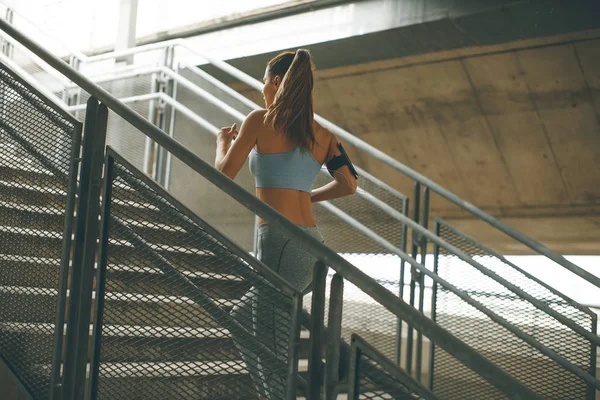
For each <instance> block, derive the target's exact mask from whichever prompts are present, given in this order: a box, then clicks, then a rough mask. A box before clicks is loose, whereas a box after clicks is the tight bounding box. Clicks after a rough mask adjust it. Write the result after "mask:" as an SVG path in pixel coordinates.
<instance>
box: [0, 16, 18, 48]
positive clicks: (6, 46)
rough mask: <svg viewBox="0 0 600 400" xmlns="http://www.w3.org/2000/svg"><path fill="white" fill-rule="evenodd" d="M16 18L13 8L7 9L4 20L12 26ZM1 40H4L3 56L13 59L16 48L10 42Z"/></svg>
mask: <svg viewBox="0 0 600 400" xmlns="http://www.w3.org/2000/svg"><path fill="white" fill-rule="evenodd" d="M14 17H15V12H14V10H13V9H12V8H7V9H6V13H5V14H4V20H5V21H6V22H8V23H9V24H12V23H13V19H14ZM1 40H2V54H4V55H5V56H6V57H8V58H10V59H12V57H13V51H14V46H13V45H12V44H11V43H10V42H9V41H8V40H5V39H1Z"/></svg>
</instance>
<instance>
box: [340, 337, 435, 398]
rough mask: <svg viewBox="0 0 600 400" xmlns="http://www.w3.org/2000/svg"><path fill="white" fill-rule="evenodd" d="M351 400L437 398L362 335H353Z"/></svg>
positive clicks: (350, 381)
mask: <svg viewBox="0 0 600 400" xmlns="http://www.w3.org/2000/svg"><path fill="white" fill-rule="evenodd" d="M350 362H351V366H350V368H349V371H350V378H349V387H350V392H349V400H359V399H361V400H362V399H364V400H367V399H372V400H387V399H389V400H416V399H421V400H435V399H437V397H436V396H435V395H433V393H431V392H429V391H428V390H427V389H426V388H425V387H423V386H422V385H421V384H419V383H418V382H417V381H415V380H413V379H412V378H411V377H410V376H408V375H407V374H405V373H404V372H403V371H402V370H401V369H399V368H398V367H396V366H395V365H394V364H393V363H392V361H390V360H388V359H386V358H385V357H384V356H383V355H382V354H381V353H379V352H378V351H377V350H375V349H374V348H373V347H372V346H370V345H369V344H368V343H367V342H365V341H364V340H363V339H362V338H361V337H360V336H358V335H352V346H351V361H350Z"/></svg>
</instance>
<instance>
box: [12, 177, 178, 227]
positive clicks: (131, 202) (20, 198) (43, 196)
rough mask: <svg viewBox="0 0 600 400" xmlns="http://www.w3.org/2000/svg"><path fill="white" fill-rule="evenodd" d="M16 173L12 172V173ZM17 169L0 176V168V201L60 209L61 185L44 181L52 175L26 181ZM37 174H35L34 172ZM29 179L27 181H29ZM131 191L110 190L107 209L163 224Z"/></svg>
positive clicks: (152, 208) (62, 201) (62, 199)
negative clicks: (110, 198) (109, 201)
mask: <svg viewBox="0 0 600 400" xmlns="http://www.w3.org/2000/svg"><path fill="white" fill-rule="evenodd" d="M15 171H16V172H15ZM18 171H21V170H19V169H10V170H9V172H10V174H7V175H3V173H4V171H3V170H2V167H1V166H0V176H1V177H2V179H1V180H0V201H4V202H7V203H18V204H20V205H23V206H29V208H30V209H31V210H32V211H33V210H35V208H33V207H45V208H54V209H60V210H62V209H64V206H65V202H66V196H67V192H66V190H65V186H64V185H63V184H60V185H56V184H55V185H52V184H50V183H49V182H47V181H46V180H47V179H48V177H51V178H52V179H54V177H53V175H48V174H42V175H40V176H39V177H38V178H37V179H33V178H31V177H27V174H30V173H34V172H28V171H24V172H23V173H24V174H25V176H24V177H20V176H18ZM35 171H38V170H35ZM30 178H31V179H30ZM130 192H131V189H130V188H126V187H123V186H122V185H121V186H117V187H115V188H113V195H114V197H115V198H114V199H113V201H112V203H111V209H112V210H114V212H117V213H124V214H126V215H130V214H132V213H135V214H136V215H137V216H138V217H139V219H140V220H143V221H148V222H160V221H162V222H164V224H165V225H173V224H172V223H167V222H168V221H166V220H165V219H166V216H165V215H163V214H161V213H160V209H159V208H158V207H157V206H156V205H153V204H149V203H146V202H140V201H137V199H136V198H132V195H131V194H130Z"/></svg>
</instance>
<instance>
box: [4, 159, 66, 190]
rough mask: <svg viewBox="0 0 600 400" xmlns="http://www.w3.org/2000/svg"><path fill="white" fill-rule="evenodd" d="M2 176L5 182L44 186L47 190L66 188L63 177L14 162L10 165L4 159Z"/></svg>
mask: <svg viewBox="0 0 600 400" xmlns="http://www.w3.org/2000/svg"><path fill="white" fill-rule="evenodd" d="M10 161H12V160H10ZM0 176H1V177H2V180H3V181H12V182H18V183H22V184H27V185H34V186H43V187H45V188H64V187H65V185H64V184H65V182H64V180H63V177H59V176H55V175H54V174H53V173H52V172H50V171H48V170H46V169H43V168H35V167H32V166H30V165H25V164H23V165H19V164H17V163H16V162H14V161H13V162H10V163H9V162H7V160H4V159H2V158H0Z"/></svg>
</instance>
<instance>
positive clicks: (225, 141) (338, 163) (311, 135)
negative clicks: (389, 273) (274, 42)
mask: <svg viewBox="0 0 600 400" xmlns="http://www.w3.org/2000/svg"><path fill="white" fill-rule="evenodd" d="M263 80H264V87H263V97H264V100H265V105H266V109H262V110H255V111H253V112H251V113H250V114H249V115H248V117H247V118H246V120H245V121H244V122H243V124H242V126H241V128H240V130H239V132H238V130H237V129H236V127H235V124H234V125H233V126H232V127H231V128H223V129H221V131H220V132H219V134H218V136H217V155H216V160H215V167H216V168H217V169H218V170H219V171H221V172H223V173H224V174H225V175H227V176H228V177H230V178H231V179H234V178H235V176H236V175H237V173H238V172H239V170H240V168H241V167H242V165H243V164H244V162H245V161H246V158H247V157H248V155H249V156H250V170H251V172H252V173H253V175H254V176H255V178H256V195H257V196H258V198H260V199H261V200H262V201H264V202H265V203H267V204H269V205H270V206H271V207H273V208H274V209H275V210H277V211H279V212H280V213H281V214H283V215H284V216H285V217H287V218H288V219H289V220H290V221H292V222H293V223H295V224H296V225H297V226H298V227H299V228H301V229H303V230H304V231H305V232H306V233H308V234H309V235H312V236H313V237H315V238H316V239H318V240H320V241H323V238H322V236H321V234H320V233H319V230H318V228H317V226H316V223H315V219H314V217H313V213H312V203H314V202H318V201H323V200H331V199H335V198H338V197H342V196H347V195H350V194H352V193H354V192H355V191H356V186H357V182H356V179H357V177H358V176H357V175H356V172H355V171H354V169H353V167H352V164H351V163H350V160H348V158H347V156H346V155H345V153H344V152H343V148H342V147H341V145H340V144H338V140H337V138H336V137H335V136H334V135H333V134H332V133H331V132H330V131H328V130H327V129H325V128H324V127H322V126H321V125H319V124H318V123H317V122H316V121H315V120H314V118H313V116H314V113H313V99H312V89H313V64H312V61H311V56H310V53H309V52H308V51H307V50H303V49H300V50H298V51H296V52H295V53H294V52H284V53H281V54H279V55H278V56H276V57H275V58H273V59H272V60H271V61H270V62H269V63H268V64H267V68H266V70H265V75H264V79H263ZM323 164H325V165H327V167H328V169H329V171H330V173H331V174H332V176H333V177H334V180H333V181H332V182H330V183H329V184H327V185H325V186H323V187H320V188H318V189H314V190H312V186H313V184H314V182H315V179H316V176H317V173H318V172H319V170H320V169H321V166H322V165H323ZM257 257H258V259H259V260H261V261H262V262H263V263H265V265H267V266H268V267H270V268H271V269H273V270H274V271H275V272H277V273H278V274H279V275H281V276H282V277H283V278H284V279H285V280H287V281H288V282H289V283H290V284H292V285H293V286H294V287H295V288H296V289H297V290H298V291H300V292H302V293H305V292H306V291H308V290H309V289H310V286H311V280H312V270H313V267H314V264H315V262H316V261H317V260H316V259H315V258H314V257H313V256H311V255H310V254H309V253H307V252H306V251H304V250H303V248H301V247H300V246H298V245H296V244H295V243H293V242H292V241H291V240H290V239H289V238H288V237H287V235H286V234H284V233H283V232H281V231H280V230H279V229H278V228H277V227H276V226H273V225H271V224H269V223H267V222H265V221H264V220H262V219H259V226H258V254H257ZM262 303H266V301H263V302H262ZM268 307H269V306H268V305H266V304H262V305H261V302H260V294H258V293H256V291H255V290H254V291H252V290H251V292H249V293H247V295H246V296H244V298H242V301H241V302H240V305H239V306H238V307H236V309H234V311H233V315H234V316H236V318H238V317H239V318H244V315H246V317H247V318H250V319H252V320H253V323H252V325H253V330H254V334H255V335H256V336H257V337H258V338H259V340H261V341H263V342H264V343H265V344H266V346H268V348H270V349H274V351H275V352H276V353H277V354H276V355H277V357H278V358H280V359H281V360H282V361H284V360H285V359H286V358H287V338H284V337H280V338H279V339H278V338H274V337H272V336H273V334H272V333H271V335H269V334H268V333H265V332H262V334H260V333H259V332H257V325H264V324H267V325H268V322H265V321H262V319H264V318H266V317H265V315H271V316H272V315H273V314H274V313H273V311H272V310H268ZM279 313H281V312H280V311H279ZM288 317H289V316H288ZM275 324H276V322H275V323H273V326H271V329H275V326H274V325H275ZM288 329H289V328H288ZM278 336H282V335H279V334H278ZM237 344H238V347H239V348H240V350H241V352H242V356H243V357H244V361H245V363H246V365H247V366H248V370H249V373H250V374H251V376H252V379H253V381H254V383H255V385H256V386H257V390H258V392H259V394H260V396H262V397H261V399H273V400H274V399H279V398H283V395H284V392H285V391H284V389H285V382H283V378H282V376H272V374H268V375H270V376H266V373H265V371H264V370H265V366H264V365H261V363H260V357H257V356H255V355H254V354H252V352H251V351H250V350H248V349H247V348H244V347H243V346H242V345H240V343H239V342H238V343H237ZM283 365H285V364H283Z"/></svg>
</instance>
